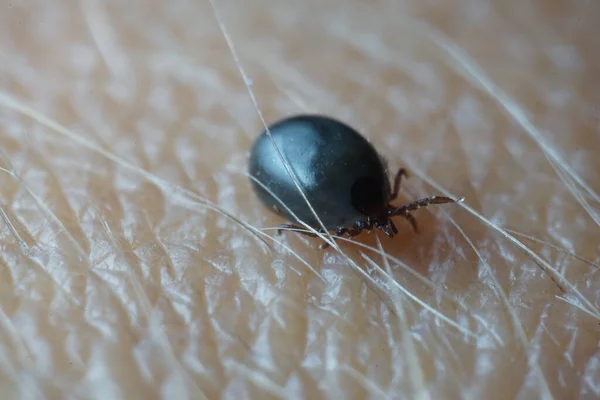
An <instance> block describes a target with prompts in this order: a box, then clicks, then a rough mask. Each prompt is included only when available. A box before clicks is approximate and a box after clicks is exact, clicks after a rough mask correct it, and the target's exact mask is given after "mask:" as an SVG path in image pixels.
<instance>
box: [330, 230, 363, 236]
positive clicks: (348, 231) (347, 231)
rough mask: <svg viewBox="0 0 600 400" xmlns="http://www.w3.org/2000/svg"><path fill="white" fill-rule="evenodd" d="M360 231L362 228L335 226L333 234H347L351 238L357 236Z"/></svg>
mask: <svg viewBox="0 0 600 400" xmlns="http://www.w3.org/2000/svg"><path fill="white" fill-rule="evenodd" d="M361 232H362V229H358V228H353V229H348V228H337V229H336V231H335V234H336V235H337V236H344V235H348V237H350V238H353V237H355V236H358V235H359V234H360V233H361Z"/></svg>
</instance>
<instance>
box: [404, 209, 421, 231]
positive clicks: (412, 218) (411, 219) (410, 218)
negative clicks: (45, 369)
mask: <svg viewBox="0 0 600 400" xmlns="http://www.w3.org/2000/svg"><path fill="white" fill-rule="evenodd" d="M402 216H403V217H404V218H406V219H407V220H408V222H409V223H410V224H411V226H412V228H413V230H414V231H415V233H419V226H418V224H417V219H416V218H415V216H414V215H412V214H411V213H409V212H408V211H407V212H406V214H402Z"/></svg>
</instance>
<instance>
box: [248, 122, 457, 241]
mask: <svg viewBox="0 0 600 400" xmlns="http://www.w3.org/2000/svg"><path fill="white" fill-rule="evenodd" d="M269 131H270V132H271V135H272V138H273V140H274V141H275V143H276V144H277V147H278V148H279V151H280V152H281V155H282V156H283V158H284V159H285V160H286V161H287V163H288V164H289V168H290V169H291V171H292V172H293V174H294V175H295V178H296V180H297V182H298V183H299V185H300V187H301V188H302V190H303V192H304V194H305V195H306V197H307V198H308V200H309V202H310V203H311V205H312V207H313V208H314V210H315V211H316V213H317V215H318V216H319V219H320V220H321V221H322V222H323V224H324V225H325V228H326V229H327V230H328V231H333V232H334V233H335V234H337V235H348V236H349V237H354V236H356V235H358V234H359V233H361V232H362V231H363V230H368V231H371V230H372V229H373V228H377V229H379V230H381V231H382V232H383V233H384V234H385V235H387V236H388V237H393V236H395V235H396V234H397V233H398V230H397V229H396V226H395V225H394V223H393V222H392V219H391V218H392V217H394V216H402V217H404V218H405V219H407V220H408V222H409V223H410V224H411V225H412V227H413V229H414V230H415V231H416V232H418V227H417V222H416V220H415V218H414V216H413V215H412V214H411V211H414V210H416V209H418V208H421V207H426V206H428V205H430V204H443V203H454V202H457V201H460V200H454V199H451V198H449V197H442V196H432V197H427V198H423V199H420V200H416V201H413V202H410V203H407V204H404V205H402V206H399V207H396V206H393V205H391V204H390V202H392V201H393V200H395V199H396V197H397V196H398V190H399V188H400V183H401V181H402V177H406V176H407V175H408V174H407V172H406V170H405V169H404V168H400V170H399V171H398V172H397V173H396V175H395V178H394V182H393V185H392V184H390V181H389V178H388V174H387V166H386V164H385V161H384V159H383V158H382V157H381V156H380V155H379V153H378V152H377V151H376V150H375V148H374V147H373V145H372V144H371V143H369V141H367V140H366V139H365V138H364V137H363V136H361V135H360V134H359V133H358V132H357V131H356V130H354V129H353V128H351V127H350V126H348V125H346V124H345V123H343V122H340V121H337V120H334V119H332V118H328V117H325V116H319V115H299V116H294V117H290V118H286V119H283V120H281V121H279V122H276V123H275V124H273V125H272V126H270V127H269ZM249 172H250V174H251V175H252V176H254V177H255V178H256V179H258V180H259V181H260V182H262V184H263V185H265V186H266V187H267V188H268V189H269V190H270V191H271V192H272V193H273V194H274V195H275V196H277V197H278V198H279V199H280V200H281V202H282V203H283V205H285V207H284V206H282V205H281V203H279V201H278V200H277V199H276V198H274V197H273V196H272V195H271V194H270V193H269V192H268V191H266V190H265V189H264V188H263V187H261V186H260V185H259V184H257V183H256V182H254V181H251V184H252V186H253V188H254V191H255V193H256V194H257V196H258V198H259V199H260V200H261V202H262V203H263V204H264V205H265V206H266V207H267V208H269V209H272V210H277V211H278V214H280V215H282V216H284V217H286V218H287V219H288V220H290V221H292V220H294V219H295V218H294V216H293V215H291V214H290V213H289V212H288V210H287V209H286V207H287V208H289V210H290V211H292V212H293V213H294V214H295V215H296V217H297V218H298V219H300V220H301V221H303V222H304V223H306V224H308V225H309V226H311V227H313V228H315V229H316V230H318V231H319V232H322V233H323V230H322V229H321V227H320V225H319V223H318V221H317V219H316V218H315V216H314V214H313V213H312V211H311V210H310V208H309V207H308V206H307V204H306V201H305V200H304V198H303V197H302V196H301V195H300V193H299V192H298V189H297V187H296V185H295V184H294V181H293V180H292V178H291V177H290V175H289V173H288V171H287V169H286V167H285V165H284V163H283V162H282V160H281V158H280V155H279V153H278V152H277V150H276V149H275V147H274V146H273V141H272V140H271V138H270V137H269V136H268V134H267V132H263V133H262V134H261V135H260V136H259V137H258V139H257V140H256V142H255V143H254V145H253V147H252V150H251V152H250V160H249ZM461 200H462V199H461ZM281 228H292V229H301V230H303V229H304V228H303V227H301V226H298V225H290V224H286V225H282V226H281ZM302 233H304V234H306V235H308V236H312V237H315V236H316V235H315V234H314V233H311V232H302ZM325 247H326V246H325Z"/></svg>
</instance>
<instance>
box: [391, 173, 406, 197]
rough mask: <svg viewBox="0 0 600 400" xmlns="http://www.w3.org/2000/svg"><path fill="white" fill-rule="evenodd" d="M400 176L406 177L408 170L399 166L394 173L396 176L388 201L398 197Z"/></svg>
mask: <svg viewBox="0 0 600 400" xmlns="http://www.w3.org/2000/svg"><path fill="white" fill-rule="evenodd" d="M402 177H406V178H408V172H406V170H405V169H404V168H400V169H399V170H398V172H397V173H396V177H395V178H394V190H393V191H392V195H391V196H390V201H392V200H396V198H397V197H398V193H399V192H400V183H401V182H402Z"/></svg>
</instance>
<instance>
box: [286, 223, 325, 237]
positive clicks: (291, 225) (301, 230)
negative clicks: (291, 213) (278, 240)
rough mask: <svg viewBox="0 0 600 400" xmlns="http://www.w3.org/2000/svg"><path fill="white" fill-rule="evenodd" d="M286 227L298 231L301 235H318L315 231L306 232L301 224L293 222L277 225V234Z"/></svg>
mask: <svg viewBox="0 0 600 400" xmlns="http://www.w3.org/2000/svg"><path fill="white" fill-rule="evenodd" d="M286 229H293V230H294V231H297V232H298V233H300V234H302V235H306V236H310V237H317V236H319V235H317V234H316V233H313V232H308V231H307V230H306V228H304V227H302V226H298V225H294V224H283V225H279V229H278V230H277V234H278V235H281V234H282V233H283V231H284V230H286Z"/></svg>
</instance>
